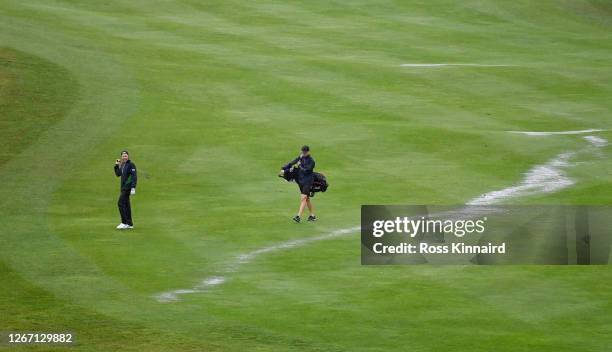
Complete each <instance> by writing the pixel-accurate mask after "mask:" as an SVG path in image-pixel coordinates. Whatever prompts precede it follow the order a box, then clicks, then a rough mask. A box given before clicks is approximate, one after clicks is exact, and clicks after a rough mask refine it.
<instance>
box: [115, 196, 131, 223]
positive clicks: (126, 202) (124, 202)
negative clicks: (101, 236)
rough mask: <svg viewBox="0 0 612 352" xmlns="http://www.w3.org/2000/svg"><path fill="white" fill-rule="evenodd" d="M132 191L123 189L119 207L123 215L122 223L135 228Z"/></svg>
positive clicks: (118, 203)
mask: <svg viewBox="0 0 612 352" xmlns="http://www.w3.org/2000/svg"><path fill="white" fill-rule="evenodd" d="M130 191H131V190H130V189H122V190H121V195H120V196H119V201H118V202H117V205H118V206H119V214H121V223H122V224H127V225H130V226H134V223H133V222H132V207H131V206H130Z"/></svg>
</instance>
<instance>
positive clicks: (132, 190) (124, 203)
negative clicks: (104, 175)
mask: <svg viewBox="0 0 612 352" xmlns="http://www.w3.org/2000/svg"><path fill="white" fill-rule="evenodd" d="M115 175H117V177H121V194H120V195H119V201H118V202H117V205H118V206H119V214H121V224H119V225H117V228H118V229H121V230H122V229H132V228H134V223H133V222H132V207H131V206H130V195H134V194H136V182H137V181H138V178H137V175H136V165H135V164H134V163H133V162H132V161H131V160H130V154H129V153H128V151H127V150H124V151H122V152H121V159H117V160H116V161H115Z"/></svg>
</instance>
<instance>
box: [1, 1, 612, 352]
mask: <svg viewBox="0 0 612 352" xmlns="http://www.w3.org/2000/svg"><path fill="white" fill-rule="evenodd" d="M611 25H612V5H610V3H609V2H607V1H586V0H585V1H577V0H576V1H570V0H564V1H538V2H533V1H514V2H507V1H464V2H456V1H431V2H430V1H427V2H425V1H422V2H408V1H406V2H395V1H377V2H371V1H351V2H340V1H253V2H234V1H211V2H201V1H190V0H184V1H109V2H83V1H69V0H62V1H39V0H32V1H27V2H23V1H12V0H8V1H3V2H1V3H0V181H1V182H0V229H2V230H0V281H1V282H2V283H3V284H2V285H1V286H0V331H9V330H11V331H14V330H45V331H47V330H58V331H66V330H68V331H74V332H75V334H76V336H77V337H76V339H77V341H78V345H77V346H74V347H72V348H71V349H70V350H73V351H77V350H78V351H81V350H82V351H109V350H134V351H142V350H146V351H155V350H159V351H171V350H176V351H183V350H213V351H215V350H218V351H239V350H247V349H248V350H255V351H406V350H410V351H440V350H455V351H491V350H496V351H555V352H558V351H576V350H581V351H607V350H608V349H609V346H610V345H612V338H611V337H610V335H609V334H608V332H609V331H610V329H612V318H610V313H612V300H611V299H610V295H609V292H611V290H612V280H611V279H612V271H611V270H610V269H609V268H608V267H606V266H601V267H546V266H537V267H520V266H511V267H463V266H456V267H425V266H401V267H362V266H360V265H359V240H358V237H357V234H355V235H354V236H348V237H343V238H338V239H334V240H329V241H325V242H316V243H312V244H310V245H308V246H303V247H299V248H294V249H292V250H287V251H278V252H273V253H268V254H264V255H261V256H258V257H257V258H256V259H255V260H254V261H252V262H250V263H249V264H245V265H242V266H240V267H239V269H238V270H237V271H235V272H233V273H230V274H229V275H228V276H227V278H228V281H227V283H225V284H224V285H221V286H218V287H215V288H214V289H212V290H210V291H209V292H206V293H201V294H194V295H186V296H184V297H182V300H181V301H179V302H175V303H171V304H161V303H159V302H157V301H156V300H155V299H154V298H153V296H154V295H156V294H158V293H160V292H163V291H168V290H173V289H179V288H189V287H193V286H194V285H196V284H197V283H198V282H199V281H200V280H202V279H203V278H205V277H207V276H210V275H214V274H215V273H217V272H218V271H219V270H223V269H224V268H225V267H226V266H227V265H229V264H230V263H232V262H233V260H234V257H235V256H236V255H238V254H241V253H246V252H249V251H251V250H255V249H258V248H262V247H265V246H269V245H273V244H276V243H279V242H284V241H288V240H291V239H297V238H305V237H312V236H318V235H321V234H325V233H329V232H330V231H333V230H336V229H341V228H346V227H352V226H355V225H356V224H358V223H359V206H360V205H361V204H459V203H463V202H466V201H468V200H469V199H471V198H473V197H477V196H479V195H481V194H482V193H485V192H488V191H492V190H496V189H501V188H504V187H508V186H510V185H513V184H515V183H517V182H519V181H520V179H521V177H522V173H523V172H525V171H526V170H528V169H529V168H530V167H532V166H533V165H535V164H538V163H542V162H545V161H546V160H548V159H550V158H552V157H554V156H555V155H557V154H559V153H561V152H566V151H577V150H583V149H584V148H586V147H587V146H588V143H587V142H586V141H584V140H583V139H582V138H581V136H554V137H547V138H535V137H527V136H522V135H513V134H508V133H506V132H505V131H507V130H568V129H572V130H573V129H589V128H601V129H608V128H610V126H611V121H610V119H611V118H610V116H611V111H612V99H610V97H611V96H612V85H611V84H610V82H611V80H612V74H611V72H612V64H611V61H610V59H611V57H612V41H610V30H611ZM436 62H451V63H452V62H456V63H482V64H500V63H501V64H507V65H514V66H507V67H442V68H406V67H400V65H401V64H403V63H436ZM598 135H599V136H600V137H603V138H607V139H610V140H612V133H611V132H609V131H606V132H601V133H599V134H598ZM302 144H309V145H311V147H312V149H313V154H314V157H315V159H316V161H317V170H319V171H322V172H325V173H326V174H327V176H328V178H329V180H330V183H331V187H330V191H329V192H328V193H326V194H323V195H321V196H317V197H316V198H315V205H316V206H317V210H318V211H317V212H318V215H319V216H320V219H321V220H320V221H319V222H318V223H316V224H301V225H299V226H296V225H294V224H291V223H290V217H291V216H292V215H293V214H294V212H295V208H296V206H297V187H295V185H289V184H287V183H284V182H282V180H279V179H278V178H276V177H275V173H276V172H277V169H278V167H279V166H280V165H281V164H282V163H283V162H286V161H288V160H289V159H290V158H292V157H294V156H295V155H296V153H297V150H298V148H299V146H301V145H302ZM124 148H127V149H129V150H130V151H131V155H132V159H133V160H134V161H135V163H136V164H137V166H138V168H139V171H140V181H139V187H138V194H137V195H136V196H135V197H134V198H133V207H134V216H135V224H136V229H134V231H132V232H129V233H124V232H122V233H119V232H117V231H116V230H115V229H114V226H115V225H116V223H117V222H118V221H119V219H118V215H117V211H116V200H117V199H116V198H117V196H118V194H117V191H118V181H117V179H116V178H115V177H114V176H113V173H112V170H111V168H112V165H113V162H114V160H115V159H116V158H117V156H118V153H119V151H120V150H122V149H124ZM611 156H612V153H611V152H610V149H609V148H602V149H601V150H600V152H599V154H597V153H590V152H581V153H579V154H578V155H577V156H576V158H575V160H573V161H574V162H576V165H575V166H574V167H572V168H569V169H568V176H569V177H571V178H572V179H573V180H574V181H575V182H576V184H575V185H574V186H572V187H570V188H567V189H565V190H563V191H561V192H558V193H554V194H546V195H534V196H533V197H528V198H523V199H515V200H511V201H512V202H515V203H516V202H519V203H538V204H607V205H609V204H611V203H612V187H610V182H611V181H612V176H611V175H612V166H610V163H609V160H610V157H611ZM3 347H6V346H0V348H3ZM45 348H46V347H44V346H42V347H22V348H21V349H23V350H30V349H32V350H37V349H38V350H44V349H45ZM15 349H19V347H15Z"/></svg>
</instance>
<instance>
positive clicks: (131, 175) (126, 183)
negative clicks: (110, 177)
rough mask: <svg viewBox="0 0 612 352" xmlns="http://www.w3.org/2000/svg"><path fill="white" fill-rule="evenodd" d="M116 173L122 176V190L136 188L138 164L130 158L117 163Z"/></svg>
mask: <svg viewBox="0 0 612 352" xmlns="http://www.w3.org/2000/svg"><path fill="white" fill-rule="evenodd" d="M115 175H117V177H119V176H121V190H122V191H123V190H126V189H132V188H136V183H137V182H138V176H137V175H136V164H134V163H133V162H132V161H131V160H128V161H126V162H125V164H123V166H122V167H121V164H119V165H117V164H115Z"/></svg>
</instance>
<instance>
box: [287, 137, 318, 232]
mask: <svg viewBox="0 0 612 352" xmlns="http://www.w3.org/2000/svg"><path fill="white" fill-rule="evenodd" d="M314 167H315V161H314V159H313V158H312V156H310V148H309V147H308V146H307V145H305V146H303V147H302V149H301V153H300V155H299V156H298V157H297V158H295V159H294V160H292V161H290V162H289V163H288V164H287V165H285V166H284V167H283V169H291V168H297V169H298V172H297V180H296V181H297V184H298V186H299V188H300V207H299V209H298V213H297V215H296V216H295V217H294V218H293V221H295V222H298V223H299V222H300V221H301V220H302V213H303V212H304V208H305V207H308V211H309V213H310V215H309V216H308V221H316V220H317V217H316V216H315V214H314V206H313V205H312V202H311V201H310V190H311V188H312V183H313V182H314V175H313V174H312V173H313V171H314ZM282 172H284V171H283V170H281V173H282Z"/></svg>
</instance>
